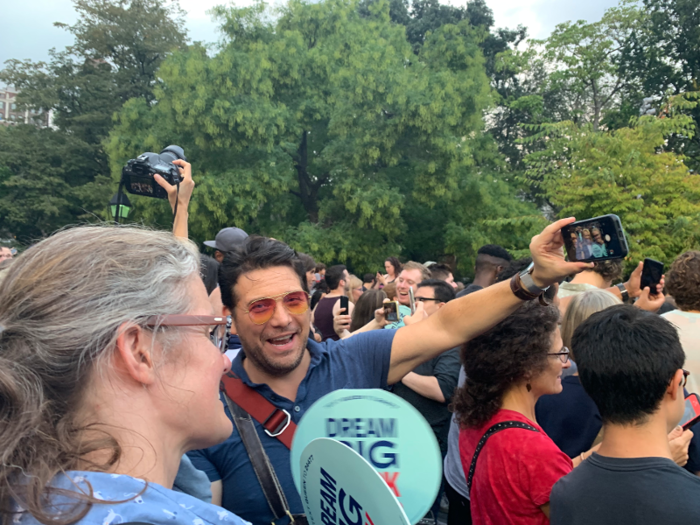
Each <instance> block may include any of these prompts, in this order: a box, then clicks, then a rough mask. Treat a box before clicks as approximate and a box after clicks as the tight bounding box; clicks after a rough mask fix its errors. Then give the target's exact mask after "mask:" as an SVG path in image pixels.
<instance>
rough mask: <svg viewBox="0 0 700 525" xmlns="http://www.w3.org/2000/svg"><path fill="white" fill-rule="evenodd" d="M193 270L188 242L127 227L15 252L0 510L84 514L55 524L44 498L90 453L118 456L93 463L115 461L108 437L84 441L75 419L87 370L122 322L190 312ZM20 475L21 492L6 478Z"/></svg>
mask: <svg viewBox="0 0 700 525" xmlns="http://www.w3.org/2000/svg"><path fill="white" fill-rule="evenodd" d="M198 271H199V253H198V250H197V248H196V246H195V245H194V244H192V243H191V242H189V241H186V240H180V239H177V238H175V237H174V236H173V235H172V234H169V233H164V232H155V231H149V230H146V229H140V228H133V227H120V228H115V227H106V226H90V227H80V228H72V229H67V230H64V231H61V232H59V233H57V234H55V235H54V236H52V237H50V238H48V239H45V240H43V241H41V242H40V243H38V244H36V245H35V246H33V247H32V248H30V249H28V250H27V251H26V252H24V253H22V255H21V256H20V257H18V258H17V260H16V261H15V263H14V264H13V265H12V266H11V267H10V269H9V271H8V273H7V274H6V275H5V279H4V280H3V281H2V283H0V297H1V298H2V300H1V301H0V326H2V327H3V331H2V333H0V422H1V423H0V460H1V461H0V506H2V507H3V508H5V509H6V508H8V504H9V502H10V500H13V499H14V500H17V499H20V500H21V505H22V506H23V507H24V508H25V509H27V510H28V511H29V512H30V513H31V514H32V515H33V516H34V517H35V518H36V519H37V520H39V521H41V522H43V523H71V522H73V521H75V520H76V519H80V518H81V517H82V516H80V515H77V516H73V517H68V518H66V516H61V518H66V520H65V521H61V520H58V521H57V520H56V519H54V517H53V516H50V515H49V514H47V513H46V510H45V509H44V508H43V502H42V499H41V498H42V497H44V495H45V490H46V486H47V484H48V483H49V482H50V481H51V480H52V479H53V477H54V476H55V475H56V474H57V473H59V472H63V471H66V470H70V469H72V468H75V467H76V465H77V463H78V461H79V460H81V458H82V456H84V455H85V454H86V453H87V452H90V451H91V450H97V449H102V448H110V447H111V448H112V449H113V452H114V453H113V454H112V460H111V461H110V464H109V465H95V466H94V467H95V468H96V469H101V468H107V467H109V466H110V465H112V464H114V463H116V461H118V458H119V455H120V453H121V449H120V448H119V444H118V443H117V442H116V441H115V440H114V439H113V438H111V436H109V435H106V437H105V438H104V439H100V440H98V441H96V442H91V443H86V442H85V441H84V440H81V438H80V433H81V431H82V430H83V429H81V428H79V427H78V426H77V423H76V422H75V421H74V418H75V411H76V409H77V407H78V406H79V404H80V401H81V399H82V398H83V396H84V395H85V392H86V386H87V384H88V383H89V381H88V380H89V378H90V374H92V373H93V372H94V371H95V370H96V369H97V368H101V367H99V366H98V365H99V361H100V360H102V359H104V358H107V357H109V355H111V353H112V352H113V350H114V348H115V342H116V339H117V337H118V335H119V334H118V329H119V327H120V326H121V325H122V324H123V323H125V322H132V323H135V324H143V323H144V322H145V320H146V319H147V318H149V317H151V316H154V315H164V314H179V313H185V312H186V311H188V310H189V308H190V299H189V297H188V293H187V287H186V282H187V281H188V279H189V278H190V277H191V276H193V275H194V276H197V275H198ZM20 472H21V473H23V474H24V475H26V476H27V478H26V479H27V480H28V485H27V486H26V489H24V490H22V494H18V493H17V490H16V487H13V482H12V480H13V478H14V479H15V482H16V476H17V475H18V474H19V473H20ZM84 512H87V509H85V510H84V511H82V512H78V514H83V515H84Z"/></svg>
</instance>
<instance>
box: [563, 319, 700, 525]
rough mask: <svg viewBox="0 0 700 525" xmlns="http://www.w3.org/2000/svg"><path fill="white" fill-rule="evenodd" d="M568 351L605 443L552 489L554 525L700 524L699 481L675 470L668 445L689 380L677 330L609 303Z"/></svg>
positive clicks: (582, 328)
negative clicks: (598, 419) (592, 404)
mask: <svg viewBox="0 0 700 525" xmlns="http://www.w3.org/2000/svg"><path fill="white" fill-rule="evenodd" d="M572 346H573V347H574V348H575V349H576V358H577V363H578V369H579V374H580V378H581V384H582V385H583V388H584V389H585V390H586V393H588V395H590V396H591V398H592V399H593V401H594V402H595V404H596V406H597V407H598V410H599V411H600V416H601V418H602V420H603V441H602V443H601V445H600V448H599V449H598V452H597V453H593V455H592V456H590V457H589V458H588V459H586V461H584V462H583V463H582V464H581V465H579V466H578V467H577V468H575V469H574V470H573V471H572V472H571V473H570V474H568V475H567V476H565V477H563V478H562V479H561V480H559V481H558V482H557V484H556V485H555V486H554V488H553V489H552V494H551V499H550V501H551V523H552V525H564V524H566V525H589V524H591V525H592V524H595V525H606V524H615V525H617V524H619V523H634V524H636V525H645V524H649V525H652V524H653V525H656V524H659V523H700V498H698V494H700V478H698V476H697V475H693V474H691V473H689V472H687V471H686V470H684V469H682V468H681V467H679V466H678V465H676V463H674V461H673V455H672V453H671V449H670V447H669V438H668V433H669V432H670V431H671V430H672V429H674V428H675V427H676V425H678V423H679V421H680V420H681V417H682V416H683V413H684V409H685V407H684V405H685V403H684V395H683V394H684V392H683V388H684V386H685V383H686V381H687V372H686V371H685V370H683V368H682V367H683V363H684V361H685V354H684V353H683V347H682V346H681V343H680V340H679V338H678V333H677V331H676V328H675V327H674V326H673V325H672V324H671V323H669V322H668V321H666V320H665V319H663V318H662V317H660V316H658V315H656V314H653V313H649V312H645V311H643V310H640V309H639V308H635V307H633V306H629V305H619V306H613V307H611V308H607V309H605V310H603V311H601V312H598V313H595V314H593V315H592V316H590V317H589V318H588V319H587V320H586V321H584V322H583V323H582V324H581V325H580V326H579V327H578V328H577V329H576V332H575V333H574V336H573V339H572Z"/></svg>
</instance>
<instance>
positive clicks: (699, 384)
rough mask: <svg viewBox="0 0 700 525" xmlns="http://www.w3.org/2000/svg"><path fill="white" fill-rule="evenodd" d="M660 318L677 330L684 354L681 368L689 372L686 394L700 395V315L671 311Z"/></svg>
mask: <svg viewBox="0 0 700 525" xmlns="http://www.w3.org/2000/svg"><path fill="white" fill-rule="evenodd" d="M661 317H663V318H665V319H666V320H667V321H670V322H671V323H673V324H674V325H675V326H676V327H677V328H678V337H680V339H681V344H682V345H683V351H684V352H685V365H683V368H685V369H686V370H688V371H689V372H690V376H688V383H687V384H686V386H685V388H686V389H687V390H688V392H694V393H696V394H700V314H694V313H691V312H683V311H681V310H673V311H671V312H666V313H665V314H662V315H661Z"/></svg>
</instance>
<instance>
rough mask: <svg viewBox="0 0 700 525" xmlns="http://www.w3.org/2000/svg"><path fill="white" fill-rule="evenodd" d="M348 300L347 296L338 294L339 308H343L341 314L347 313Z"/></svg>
mask: <svg viewBox="0 0 700 525" xmlns="http://www.w3.org/2000/svg"><path fill="white" fill-rule="evenodd" d="M348 302H349V300H348V298H347V297H346V296H345V295H341V296H340V309H341V310H342V309H343V308H344V309H345V311H344V312H342V313H343V314H347V313H348Z"/></svg>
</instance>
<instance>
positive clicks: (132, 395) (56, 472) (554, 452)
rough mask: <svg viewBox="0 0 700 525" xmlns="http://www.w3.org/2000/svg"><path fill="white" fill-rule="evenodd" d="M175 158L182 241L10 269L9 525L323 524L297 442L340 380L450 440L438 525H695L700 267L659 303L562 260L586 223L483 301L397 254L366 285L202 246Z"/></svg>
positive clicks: (0, 351)
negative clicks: (312, 509)
mask: <svg viewBox="0 0 700 525" xmlns="http://www.w3.org/2000/svg"><path fill="white" fill-rule="evenodd" d="M175 163H176V164H178V165H179V166H180V168H181V172H182V178H183V181H182V183H181V184H180V187H179V188H178V189H176V188H174V187H172V186H170V185H169V184H168V183H167V182H165V181H164V180H163V179H162V178H160V177H156V180H157V181H158V183H159V184H161V186H163V187H164V188H165V189H166V191H167V192H168V195H169V198H170V203H171V206H172V207H173V210H177V212H176V216H175V218H174V225H173V232H172V233H170V232H160V231H151V230H147V229H143V228H137V227H131V226H129V227H113V226H85V227H76V228H70V229H65V230H63V231H60V232H58V233H56V234H55V235H53V236H51V237H49V238H47V239H44V240H42V241H40V242H38V243H37V244H35V245H34V246H32V247H30V248H29V249H27V250H25V251H24V252H22V253H21V254H20V255H18V256H16V257H14V258H11V257H3V258H4V259H6V260H4V261H3V262H2V263H0V264H1V265H2V266H0V272H2V273H0V455H1V456H2V462H0V509H1V510H0V512H1V514H0V515H2V519H3V522H4V523H8V524H9V523H13V524H19V525H32V524H36V523H42V524H45V525H48V524H60V525H72V524H81V525H83V524H85V525H87V524H93V523H95V524H97V523H99V524H102V525H118V524H125V523H133V522H139V523H166V522H167V523H173V522H174V523H182V524H185V523H187V524H188V525H189V524H194V525H204V524H220V523H222V522H227V523H231V524H244V523H252V524H254V525H262V524H269V523H273V524H275V525H287V524H289V523H298V524H304V523H306V517H305V516H304V514H303V513H304V508H303V505H302V501H301V498H300V496H299V493H298V491H297V489H296V487H295V484H294V481H293V478H292V473H291V468H290V446H291V438H292V437H293V432H294V429H295V428H296V424H297V423H299V421H300V420H301V418H302V416H303V415H304V413H305V412H306V411H307V410H308V409H309V407H310V406H312V405H313V404H314V402H316V401H317V400H318V399H320V398H321V397H323V396H324V395H325V394H328V393H329V392H333V391H335V390H338V389H343V388H345V389H357V388H376V389H388V390H390V391H392V392H393V393H394V394H395V395H397V396H399V397H401V398H403V399H405V400H406V401H408V402H409V403H410V404H411V405H413V406H414V407H415V408H416V409H417V410H418V411H419V412H420V413H421V414H422V415H423V416H424V418H425V419H426V421H427V422H428V423H429V425H430V426H431V428H432V429H433V432H434V434H435V438H436V440H437V443H438V444H439V447H440V451H441V453H442V457H443V461H444V469H443V472H444V479H443V484H442V487H441V488H440V491H439V493H438V496H437V498H435V500H434V501H432V497H431V501H430V502H428V503H432V505H431V507H432V508H431V511H430V512H429V513H428V514H427V515H426V517H425V518H423V520H421V523H436V522H437V519H438V514H439V511H440V508H441V504H442V503H444V502H443V495H444V500H445V502H447V523H448V525H467V524H471V523H475V524H493V525H498V524H511V523H513V524H523V525H531V524H532V525H534V524H546V523H550V522H551V523H552V524H555V525H571V524H573V525H578V524H581V525H584V524H585V525H588V524H596V525H597V524H608V523H610V524H613V523H614V524H619V523H635V524H646V523H649V524H658V523H671V522H690V523H693V522H694V520H695V519H699V520H700V500H699V499H696V496H697V495H698V494H700V477H699V476H700V428H698V429H697V432H694V431H693V430H694V427H692V428H690V429H684V428H682V427H680V426H678V424H679V422H680V421H681V418H682V416H683V414H684V406H685V397H686V395H688V394H692V393H698V394H700V391H699V390H698V382H697V381H698V379H697V378H698V377H699V374H700V348H699V347H698V345H697V344H696V343H697V342H698V341H699V340H700V252H697V251H689V252H685V253H683V254H680V255H679V256H678V257H677V259H676V260H675V261H674V262H673V264H672V265H671V267H670V270H669V272H668V274H667V276H666V278H665V279H662V281H661V282H660V283H659V284H658V286H656V287H655V289H650V288H649V287H646V288H644V289H642V288H641V273H642V266H641V263H640V265H639V266H638V267H637V268H636V269H635V270H634V271H633V272H632V273H631V275H630V276H629V278H628V279H627V280H626V281H624V282H619V283H618V281H620V280H621V278H622V264H621V262H620V261H601V262H596V263H581V262H567V261H566V260H565V258H564V256H563V251H562V246H563V239H562V236H561V229H562V227H564V226H565V225H567V224H570V223H571V222H573V219H572V218H570V219H563V220H560V221H557V222H554V223H553V224H550V225H549V226H548V227H547V228H545V229H544V230H543V231H542V232H541V233H540V234H539V235H537V236H535V237H534V238H533V239H532V241H531V243H530V255H531V256H530V257H529V258H527V259H518V260H514V259H513V257H512V256H511V255H510V254H509V253H508V251H507V250H505V249H504V248H503V247H500V246H496V245H485V246H483V247H481V248H480V249H479V250H478V253H477V256H476V260H475V267H474V278H473V280H472V282H471V283H470V284H469V285H468V286H465V285H464V284H463V283H461V282H455V279H454V275H453V272H452V269H451V268H450V267H449V266H448V265H445V264H439V263H436V262H432V261H428V262H427V263H425V264H423V263H420V262H416V261H406V262H403V263H402V262H401V261H400V260H399V259H397V258H396V257H393V256H391V257H387V259H386V261H385V262H384V271H383V272H382V271H379V272H376V273H373V274H368V275H362V276H361V277H359V276H355V275H352V274H350V273H349V272H348V268H347V267H345V266H344V265H340V264H336V265H330V266H328V267H326V266H325V265H324V264H321V263H319V262H317V261H314V259H313V258H312V257H311V256H309V255H307V254H303V253H298V252H297V251H295V250H294V249H292V248H291V247H289V246H288V245H287V244H285V243H284V242H283V241H281V240H275V239H271V238H266V237H263V236H259V235H248V233H246V232H244V231H243V230H241V229H240V228H235V227H230V228H225V229H223V230H221V231H220V232H219V234H218V235H217V236H216V238H215V240H213V241H206V242H205V243H204V245H205V246H206V247H207V249H208V250H211V255H205V254H201V253H200V252H199V250H198V249H197V247H196V246H195V244H194V243H192V242H191V241H189V240H188V238H187V237H188V230H187V223H188V220H196V217H195V218H192V219H190V217H189V215H188V207H189V203H190V199H191V196H192V192H193V189H194V182H193V181H192V177H191V166H190V165H189V164H188V163H186V162H184V161H175ZM583 237H584V236H583V234H582V238H583ZM2 253H3V252H0V254H2ZM391 301H396V302H397V303H398V307H397V309H396V319H394V320H390V319H388V318H387V311H388V310H387V309H385V306H386V305H387V302H391ZM221 386H223V391H222V390H221V388H220V387H221ZM261 414H262V415H261ZM696 491H698V492H696ZM429 497H430V496H429ZM442 506H443V508H444V505H442Z"/></svg>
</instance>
